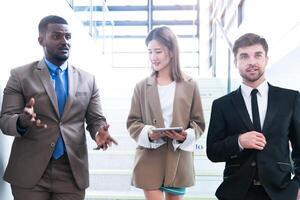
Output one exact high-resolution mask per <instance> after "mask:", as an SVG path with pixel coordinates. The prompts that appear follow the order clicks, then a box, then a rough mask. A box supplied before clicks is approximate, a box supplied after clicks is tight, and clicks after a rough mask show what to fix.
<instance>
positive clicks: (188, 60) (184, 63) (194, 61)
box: [180, 53, 199, 67]
mask: <svg viewBox="0 0 300 200" xmlns="http://www.w3.org/2000/svg"><path fill="white" fill-rule="evenodd" d="M198 56H199V55H198V54H197V53H180V63H181V67H197V66H198Z"/></svg>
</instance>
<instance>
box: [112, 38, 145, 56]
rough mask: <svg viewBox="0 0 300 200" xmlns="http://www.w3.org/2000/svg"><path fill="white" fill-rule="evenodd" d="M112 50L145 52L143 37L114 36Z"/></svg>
mask: <svg viewBox="0 0 300 200" xmlns="http://www.w3.org/2000/svg"><path fill="white" fill-rule="evenodd" d="M113 49H114V52H144V53H147V47H146V45H145V39H144V38H130V39H128V38H114V42H113Z"/></svg>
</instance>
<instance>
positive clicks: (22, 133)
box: [16, 119, 27, 136]
mask: <svg viewBox="0 0 300 200" xmlns="http://www.w3.org/2000/svg"><path fill="white" fill-rule="evenodd" d="M16 126H17V131H18V133H19V134H20V135H21V136H23V135H24V134H25V133H26V131H27V128H21V127H20V126H19V119H18V121H17V125H16Z"/></svg>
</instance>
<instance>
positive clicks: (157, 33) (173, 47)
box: [145, 26, 183, 82]
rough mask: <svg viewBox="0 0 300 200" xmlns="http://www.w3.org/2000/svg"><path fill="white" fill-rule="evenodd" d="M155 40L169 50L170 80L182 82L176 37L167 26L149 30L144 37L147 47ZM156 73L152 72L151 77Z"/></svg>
mask: <svg viewBox="0 0 300 200" xmlns="http://www.w3.org/2000/svg"><path fill="white" fill-rule="evenodd" d="M152 40H156V41H158V42H159V43H161V44H162V45H164V46H165V47H167V49H168V50H169V52H170V54H171V55H172V57H171V58H170V59H171V60H170V66H171V74H170V76H171V78H172V80H173V81H176V82H179V81H181V80H183V75H182V72H181V69H180V61H179V46H178V41H177V37H176V35H175V34H174V33H173V31H172V30H171V29H170V28H169V27H167V26H160V27H157V28H154V29H153V30H151V31H150V32H149V34H148V36H147V37H146V40H145V43H146V46H148V44H149V42H150V41H152ZM157 74H158V72H157V71H154V70H153V73H152V75H156V76H157Z"/></svg>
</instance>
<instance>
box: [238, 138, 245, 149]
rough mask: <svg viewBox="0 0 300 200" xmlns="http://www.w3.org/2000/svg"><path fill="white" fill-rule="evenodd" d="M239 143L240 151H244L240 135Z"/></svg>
mask: <svg viewBox="0 0 300 200" xmlns="http://www.w3.org/2000/svg"><path fill="white" fill-rule="evenodd" d="M238 145H239V148H240V151H243V150H244V147H243V146H242V145H241V143H240V137H238Z"/></svg>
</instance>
